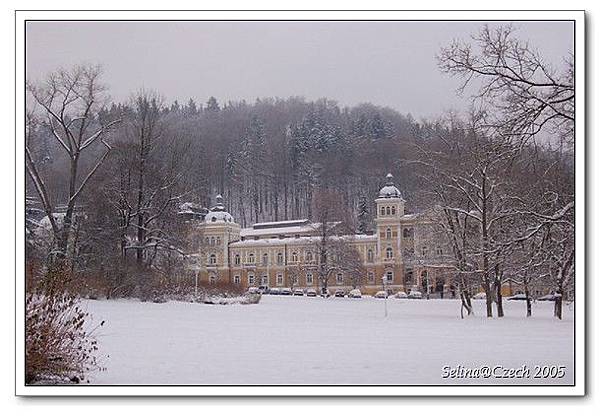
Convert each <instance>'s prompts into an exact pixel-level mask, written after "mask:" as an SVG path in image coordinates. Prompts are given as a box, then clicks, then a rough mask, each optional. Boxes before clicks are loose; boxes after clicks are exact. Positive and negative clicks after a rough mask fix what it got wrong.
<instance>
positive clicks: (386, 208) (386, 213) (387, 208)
mask: <svg viewBox="0 0 600 416" xmlns="http://www.w3.org/2000/svg"><path fill="white" fill-rule="evenodd" d="M385 215H390V207H385Z"/></svg>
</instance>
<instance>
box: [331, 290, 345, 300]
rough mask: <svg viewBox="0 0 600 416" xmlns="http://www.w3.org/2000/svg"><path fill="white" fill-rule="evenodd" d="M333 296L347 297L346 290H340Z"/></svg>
mask: <svg viewBox="0 0 600 416" xmlns="http://www.w3.org/2000/svg"><path fill="white" fill-rule="evenodd" d="M333 296H335V297H336V298H343V297H344V296H346V291H345V290H344V289H338V290H336V291H335V292H334V293H333Z"/></svg>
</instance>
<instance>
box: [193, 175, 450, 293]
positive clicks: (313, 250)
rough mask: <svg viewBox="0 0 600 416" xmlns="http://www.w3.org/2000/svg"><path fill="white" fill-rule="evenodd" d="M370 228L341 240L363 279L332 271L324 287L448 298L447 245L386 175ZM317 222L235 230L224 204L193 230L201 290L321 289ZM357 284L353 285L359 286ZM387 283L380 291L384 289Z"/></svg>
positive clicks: (233, 222) (259, 226)
mask: <svg viewBox="0 0 600 416" xmlns="http://www.w3.org/2000/svg"><path fill="white" fill-rule="evenodd" d="M375 206H376V209H377V214H376V216H375V229H374V232H373V233H372V234H370V235H367V234H355V235H341V236H337V237H336V238H340V239H342V240H343V241H344V242H345V243H347V244H348V245H349V246H352V247H353V248H355V249H356V252H358V255H359V256H360V260H361V261H362V265H363V268H362V269H363V270H364V276H360V278H359V279H356V276H348V275H346V274H347V273H346V274H345V273H344V272H342V271H339V272H336V271H334V272H333V273H332V275H331V276H329V277H328V288H330V289H332V290H335V289H338V288H343V289H351V288H353V287H354V286H358V287H359V288H360V289H361V290H362V291H363V292H364V293H374V292H376V291H379V290H382V288H383V287H385V288H386V289H387V290H388V291H390V292H397V291H405V292H408V291H410V290H419V291H421V292H422V293H423V294H424V295H425V294H426V293H430V294H431V295H432V296H438V297H443V296H446V297H452V296H454V295H455V293H454V291H455V288H454V287H453V285H452V273H451V268H450V267H449V266H448V260H449V258H448V257H447V255H448V254H449V251H448V248H447V245H446V244H445V243H444V242H443V241H442V239H440V238H439V236H436V234H435V233H433V232H432V223H431V221H429V220H428V219H427V215H426V214H407V213H405V201H404V199H403V198H402V194H401V193H400V191H399V189H398V188H397V187H396V186H395V185H394V181H393V177H392V175H391V174H388V175H387V178H386V183H385V185H384V186H383V187H382V188H381V190H380V191H379V194H378V195H377V198H376V199H375ZM319 231H320V224H315V223H311V222H310V221H309V220H306V219H304V220H292V221H277V222H266V223H257V224H254V225H253V226H252V227H248V228H241V227H240V226H239V224H237V223H236V222H235V221H234V218H233V217H232V216H231V215H230V214H229V213H228V212H227V211H226V210H225V207H224V205H223V198H222V197H221V196H220V195H219V196H217V198H216V205H215V206H214V207H212V208H211V209H210V210H209V212H208V213H207V214H206V216H205V217H204V220H203V221H201V222H198V223H196V224H195V225H193V230H192V239H195V240H196V241H197V242H198V243H199V244H198V245H197V247H198V250H197V252H196V253H194V268H195V273H197V276H198V278H199V281H200V282H201V283H203V284H210V283H216V282H227V283H231V284H236V285H241V286H243V287H252V286H268V287H295V288H315V289H317V290H319V288H320V286H321V283H320V281H319V265H318V263H319V253H318V244H319V241H321V239H322V237H321V236H320V235H319ZM357 282H358V284H357ZM384 285H385V286H384Z"/></svg>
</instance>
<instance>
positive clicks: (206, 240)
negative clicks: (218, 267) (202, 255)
mask: <svg viewBox="0 0 600 416" xmlns="http://www.w3.org/2000/svg"><path fill="white" fill-rule="evenodd" d="M204 241H205V242H206V245H209V244H210V238H208V237H206V239H204Z"/></svg>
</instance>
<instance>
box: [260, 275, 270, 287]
mask: <svg viewBox="0 0 600 416" xmlns="http://www.w3.org/2000/svg"><path fill="white" fill-rule="evenodd" d="M260 284H261V285H263V286H267V285H268V284H269V276H267V275H266V274H263V277H262V279H260Z"/></svg>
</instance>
